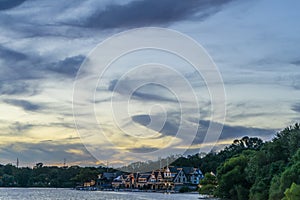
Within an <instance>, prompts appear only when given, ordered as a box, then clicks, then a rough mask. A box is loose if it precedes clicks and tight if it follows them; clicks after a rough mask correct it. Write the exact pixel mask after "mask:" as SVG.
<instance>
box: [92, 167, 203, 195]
mask: <svg viewBox="0 0 300 200" xmlns="http://www.w3.org/2000/svg"><path fill="white" fill-rule="evenodd" d="M203 178H204V176H203V173H202V172H201V170H200V169H199V168H194V167H176V166H170V167H169V166H167V167H165V168H163V169H159V170H154V171H152V172H149V173H130V174H121V173H103V174H101V175H99V177H98V180H97V187H99V188H100V189H105V188H114V189H121V188H124V189H145V190H179V189H180V188H181V187H183V186H189V187H194V188H195V187H197V185H199V183H200V180H201V179H203Z"/></svg>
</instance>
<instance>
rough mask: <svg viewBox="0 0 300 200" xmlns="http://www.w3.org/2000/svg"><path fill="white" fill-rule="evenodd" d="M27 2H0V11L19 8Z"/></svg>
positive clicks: (7, 0)
mask: <svg viewBox="0 0 300 200" xmlns="http://www.w3.org/2000/svg"><path fill="white" fill-rule="evenodd" d="M25 1H26V0H0V11H1V10H7V9H12V8H14V7H17V6H19V5H21V4H22V3H24V2H25Z"/></svg>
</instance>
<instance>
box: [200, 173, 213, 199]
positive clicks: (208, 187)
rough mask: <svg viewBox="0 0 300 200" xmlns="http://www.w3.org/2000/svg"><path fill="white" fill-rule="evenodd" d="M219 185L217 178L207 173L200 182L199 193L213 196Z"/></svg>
mask: <svg viewBox="0 0 300 200" xmlns="http://www.w3.org/2000/svg"><path fill="white" fill-rule="evenodd" d="M217 184H218V183H217V177H216V176H214V175H212V174H211V173H206V174H205V175H204V179H202V180H201V181H200V188H199V193H200V194H208V195H213V194H214V192H215V190H216V188H217Z"/></svg>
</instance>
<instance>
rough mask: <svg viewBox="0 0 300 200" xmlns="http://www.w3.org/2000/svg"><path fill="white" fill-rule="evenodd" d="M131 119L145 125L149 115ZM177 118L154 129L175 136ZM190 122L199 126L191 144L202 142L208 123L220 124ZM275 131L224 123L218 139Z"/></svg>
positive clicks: (177, 125) (203, 121)
mask: <svg viewBox="0 0 300 200" xmlns="http://www.w3.org/2000/svg"><path fill="white" fill-rule="evenodd" d="M154 117H155V116H154ZM132 119H133V121H134V122H136V123H139V124H141V125H143V126H147V125H148V124H149V123H150V120H151V118H150V116H149V115H136V116H133V117H132ZM179 119H180V118H174V116H173V117H169V118H168V119H167V121H166V123H165V125H164V126H163V128H162V129H161V130H155V131H159V132H160V133H162V134H163V135H168V136H175V135H176V133H177V132H178V129H179V126H180V121H179ZM192 122H193V123H198V124H199V128H198V131H197V134H196V137H195V139H194V141H193V144H201V143H203V141H204V138H205V136H206V133H207V130H208V127H209V124H210V123H214V124H215V125H220V124H218V123H216V122H210V121H207V120H200V121H199V122H195V121H192ZM150 128H151V127H150ZM275 132H276V130H274V129H263V128H253V127H245V126H230V125H226V124H225V125H224V126H223V130H222V133H221V135H220V137H219V140H226V139H236V138H240V137H241V136H251V137H261V138H263V139H265V138H269V137H271V136H272V135H274V134H275ZM187 134H189V133H187ZM208 142H210V141H208Z"/></svg>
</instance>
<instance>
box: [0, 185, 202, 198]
mask: <svg viewBox="0 0 300 200" xmlns="http://www.w3.org/2000/svg"><path fill="white" fill-rule="evenodd" d="M199 197H200V195H198V194H162V193H146V192H106V191H78V190H72V189H53V188H0V200H52V199H55V200H70V199H72V200H73V199H74V200H75V199H80V200H81V199H82V200H84V199H86V200H125V199H129V200H154V199H155V200H199Z"/></svg>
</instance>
